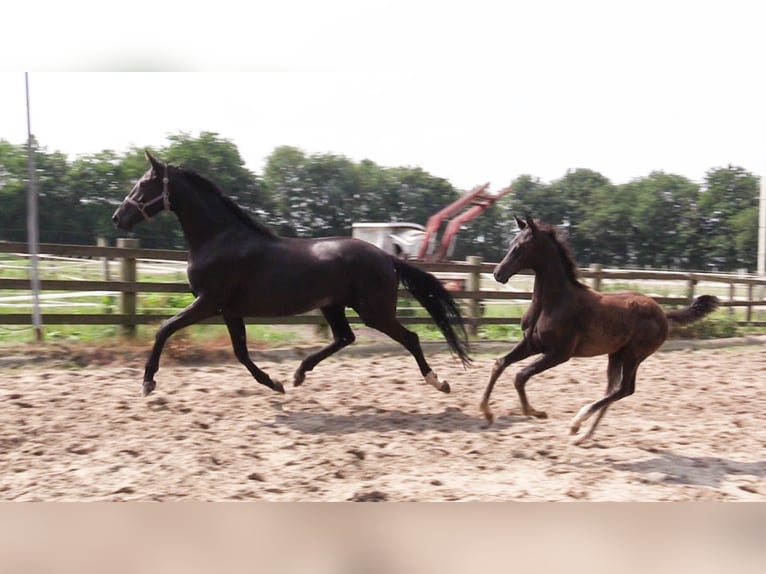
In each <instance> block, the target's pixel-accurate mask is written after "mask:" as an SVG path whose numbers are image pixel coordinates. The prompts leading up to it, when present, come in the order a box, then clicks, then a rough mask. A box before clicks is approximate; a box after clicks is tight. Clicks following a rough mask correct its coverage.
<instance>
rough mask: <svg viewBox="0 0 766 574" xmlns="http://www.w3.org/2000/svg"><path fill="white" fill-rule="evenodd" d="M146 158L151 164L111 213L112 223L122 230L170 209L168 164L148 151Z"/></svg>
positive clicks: (128, 229) (127, 229) (126, 229)
mask: <svg viewBox="0 0 766 574" xmlns="http://www.w3.org/2000/svg"><path fill="white" fill-rule="evenodd" d="M146 158H147V159H148V160H149V163H151V164H152V165H151V167H150V168H149V169H148V170H147V172H146V173H145V174H144V175H142V176H141V178H140V179H139V180H138V181H137V182H136V185H134V186H133V189H131V190H130V193H129V194H128V196H127V197H126V198H125V199H124V200H123V202H122V203H121V204H120V206H119V207H118V208H117V209H116V210H115V212H114V214H113V215H112V221H113V222H114V224H115V225H116V226H117V227H118V228H119V229H122V230H124V231H130V230H131V229H132V228H133V226H134V225H135V224H136V223H138V222H140V221H143V220H147V221H148V220H149V219H151V218H152V217H153V216H154V215H157V213H159V212H160V211H162V210H163V209H167V210H170V195H169V193H170V192H169V190H168V166H167V164H164V163H162V162H161V161H159V160H158V159H157V158H155V157H154V156H152V154H150V153H149V152H148V151H147V152H146Z"/></svg>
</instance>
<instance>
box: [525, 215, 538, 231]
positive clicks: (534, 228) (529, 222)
mask: <svg viewBox="0 0 766 574" xmlns="http://www.w3.org/2000/svg"><path fill="white" fill-rule="evenodd" d="M525 217H526V220H527V222H526V223H527V225H526V226H527V227H529V230H530V231H531V232H532V233H534V232H535V231H537V224H535V220H534V219H532V217H530V216H529V215H527V216H525Z"/></svg>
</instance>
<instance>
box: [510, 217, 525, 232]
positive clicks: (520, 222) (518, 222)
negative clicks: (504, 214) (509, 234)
mask: <svg viewBox="0 0 766 574" xmlns="http://www.w3.org/2000/svg"><path fill="white" fill-rule="evenodd" d="M513 218H514V219H515V220H516V225H518V226H519V229H521V230H522V231H524V229H525V228H526V226H527V224H526V222H525V221H524V220H523V219H519V218H518V217H516V216H515V215H514V216H513Z"/></svg>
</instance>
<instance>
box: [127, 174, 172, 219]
mask: <svg viewBox="0 0 766 574" xmlns="http://www.w3.org/2000/svg"><path fill="white" fill-rule="evenodd" d="M169 183H170V180H169V179H168V166H165V176H164V177H163V178H162V193H161V194H160V195H158V196H157V197H155V198H154V199H150V200H149V201H147V202H146V203H144V202H143V201H136V200H135V199H133V198H132V197H130V196H128V197H126V198H125V203H129V204H131V205H133V206H135V208H136V209H137V210H138V212H139V213H140V214H141V215H143V216H144V219H145V220H146V221H149V220H150V219H151V218H152V216H151V215H149V214H148V213H146V208H147V207H149V206H150V205H154V204H155V203H157V202H158V201H162V207H163V209H164V210H165V211H170V190H169V189H168V184H169Z"/></svg>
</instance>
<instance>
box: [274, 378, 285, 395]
mask: <svg viewBox="0 0 766 574" xmlns="http://www.w3.org/2000/svg"><path fill="white" fill-rule="evenodd" d="M272 383H273V384H274V387H273V389H274V390H275V391H277V392H278V393H282V394H283V395H284V394H285V387H284V385H283V384H282V383H280V382H279V381H272Z"/></svg>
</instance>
